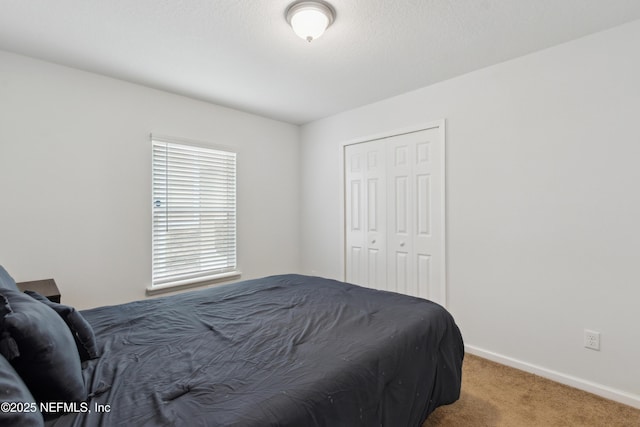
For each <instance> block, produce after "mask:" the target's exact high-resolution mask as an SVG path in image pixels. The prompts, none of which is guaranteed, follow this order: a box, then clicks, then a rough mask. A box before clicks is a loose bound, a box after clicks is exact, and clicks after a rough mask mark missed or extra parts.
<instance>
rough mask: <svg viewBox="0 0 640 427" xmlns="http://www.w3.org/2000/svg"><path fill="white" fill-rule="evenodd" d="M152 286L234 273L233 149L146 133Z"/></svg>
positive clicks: (190, 281)
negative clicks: (149, 154)
mask: <svg viewBox="0 0 640 427" xmlns="http://www.w3.org/2000/svg"><path fill="white" fill-rule="evenodd" d="M151 139H152V147H153V154H152V158H153V172H152V173H153V176H152V182H153V183H152V185H153V189H152V194H153V255H152V258H153V273H152V288H151V289H152V290H153V289H158V288H163V287H170V286H179V285H186V284H190V283H196V282H200V281H207V280H213V279H217V278H221V277H224V276H227V275H233V273H236V269H237V261H236V153H234V152H230V151H223V150H217V149H211V148H205V147H203V146H199V145H195V144H191V143H182V142H174V141H171V140H167V139H163V138H159V137H156V136H152V137H151Z"/></svg>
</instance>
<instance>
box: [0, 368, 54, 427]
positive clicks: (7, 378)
mask: <svg viewBox="0 0 640 427" xmlns="http://www.w3.org/2000/svg"><path fill="white" fill-rule="evenodd" d="M0 403H1V404H3V405H5V406H7V405H9V407H8V408H5V409H3V410H0V425H3V426H25V427H40V426H44V421H43V419H42V414H41V413H40V409H39V407H38V406H37V403H36V401H35V399H34V398H33V396H32V395H31V393H30V392H29V389H28V388H27V386H26V385H25V383H24V381H22V378H20V375H18V373H17V372H16V371H15V369H13V366H11V364H10V363H9V362H7V359H5V358H4V357H3V356H2V355H0ZM12 406H13V407H12Z"/></svg>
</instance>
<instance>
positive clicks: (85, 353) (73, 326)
mask: <svg viewBox="0 0 640 427" xmlns="http://www.w3.org/2000/svg"><path fill="white" fill-rule="evenodd" d="M24 293H25V294H27V295H29V296H30V297H31V298H33V299H35V300H37V301H40V302H41V303H43V304H44V305H46V306H47V307H49V308H51V309H53V311H55V312H56V313H58V315H59V316H60V317H61V318H62V320H64V323H66V324H67V326H68V327H69V330H70V331H71V335H73V339H74V340H75V341H76V346H77V347H78V353H79V354H80V360H82V361H83V362H84V361H85V360H89V359H95V358H97V357H98V356H99V354H98V344H97V343H96V336H95V334H94V333H93V328H92V327H91V325H90V324H89V322H87V321H86V320H85V318H84V317H83V316H82V314H80V312H79V311H78V310H76V309H75V308H73V307H71V306H69V305H64V304H58V303H57V302H52V301H49V299H48V298H47V297H45V296H43V295H40V294H39V293H37V292H34V291H24Z"/></svg>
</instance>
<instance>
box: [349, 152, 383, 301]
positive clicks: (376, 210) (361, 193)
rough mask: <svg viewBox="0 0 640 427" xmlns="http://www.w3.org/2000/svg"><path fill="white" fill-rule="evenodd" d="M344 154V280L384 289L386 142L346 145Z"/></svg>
mask: <svg viewBox="0 0 640 427" xmlns="http://www.w3.org/2000/svg"><path fill="white" fill-rule="evenodd" d="M345 155H346V157H345V178H346V183H345V184H346V185H345V201H346V203H347V207H346V221H345V222H346V234H347V247H346V262H347V275H346V280H347V282H350V283H355V284H358V285H363V286H368V287H371V288H375V289H386V281H387V272H386V263H387V250H386V249H387V244H386V225H387V218H386V209H387V208H386V199H385V197H386V192H387V189H386V185H387V182H386V175H385V169H386V165H385V162H386V146H385V143H384V141H370V142H367V143H363V144H354V145H349V146H347V147H346V149H345Z"/></svg>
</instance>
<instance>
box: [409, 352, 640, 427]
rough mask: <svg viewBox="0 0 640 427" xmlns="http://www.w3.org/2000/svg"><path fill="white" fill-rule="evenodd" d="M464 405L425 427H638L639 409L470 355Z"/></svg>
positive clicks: (447, 409)
mask: <svg viewBox="0 0 640 427" xmlns="http://www.w3.org/2000/svg"><path fill="white" fill-rule="evenodd" d="M462 370H463V372H462V393H461V396H460V400H458V401H457V402H455V403H453V404H452V405H448V406H442V407H440V408H438V409H436V410H435V412H433V413H432V414H431V415H430V416H429V418H428V419H427V420H426V421H425V423H424V424H423V425H422V427H476V426H477V427H481V426H487V427H488V426H492V427H493V426H496V427H499V426H504V427H519V426H527V427H528V426H536V427H537V426H541V427H555V426H558V427H560V426H566V427H574V426H580V427H591V426H593V427H596V426H597V427H627V426H628V427H638V426H640V409H635V408H632V407H630V406H626V405H622V404H620V403H617V402H613V401H610V400H607V399H603V398H601V397H599V396H595V395H593V394H590V393H587V392H584V391H582V390H577V389H575V388H571V387H567V386H565V385H562V384H559V383H556V382H553V381H550V380H547V379H545V378H542V377H539V376H537V375H532V374H529V373H526V372H523V371H520V370H517V369H513V368H510V367H508V366H503V365H500V364H497V363H494V362H491V361H489V360H486V359H482V358H480V357H477V356H473V355H470V354H467V355H465V360H464V364H463V368H462Z"/></svg>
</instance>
